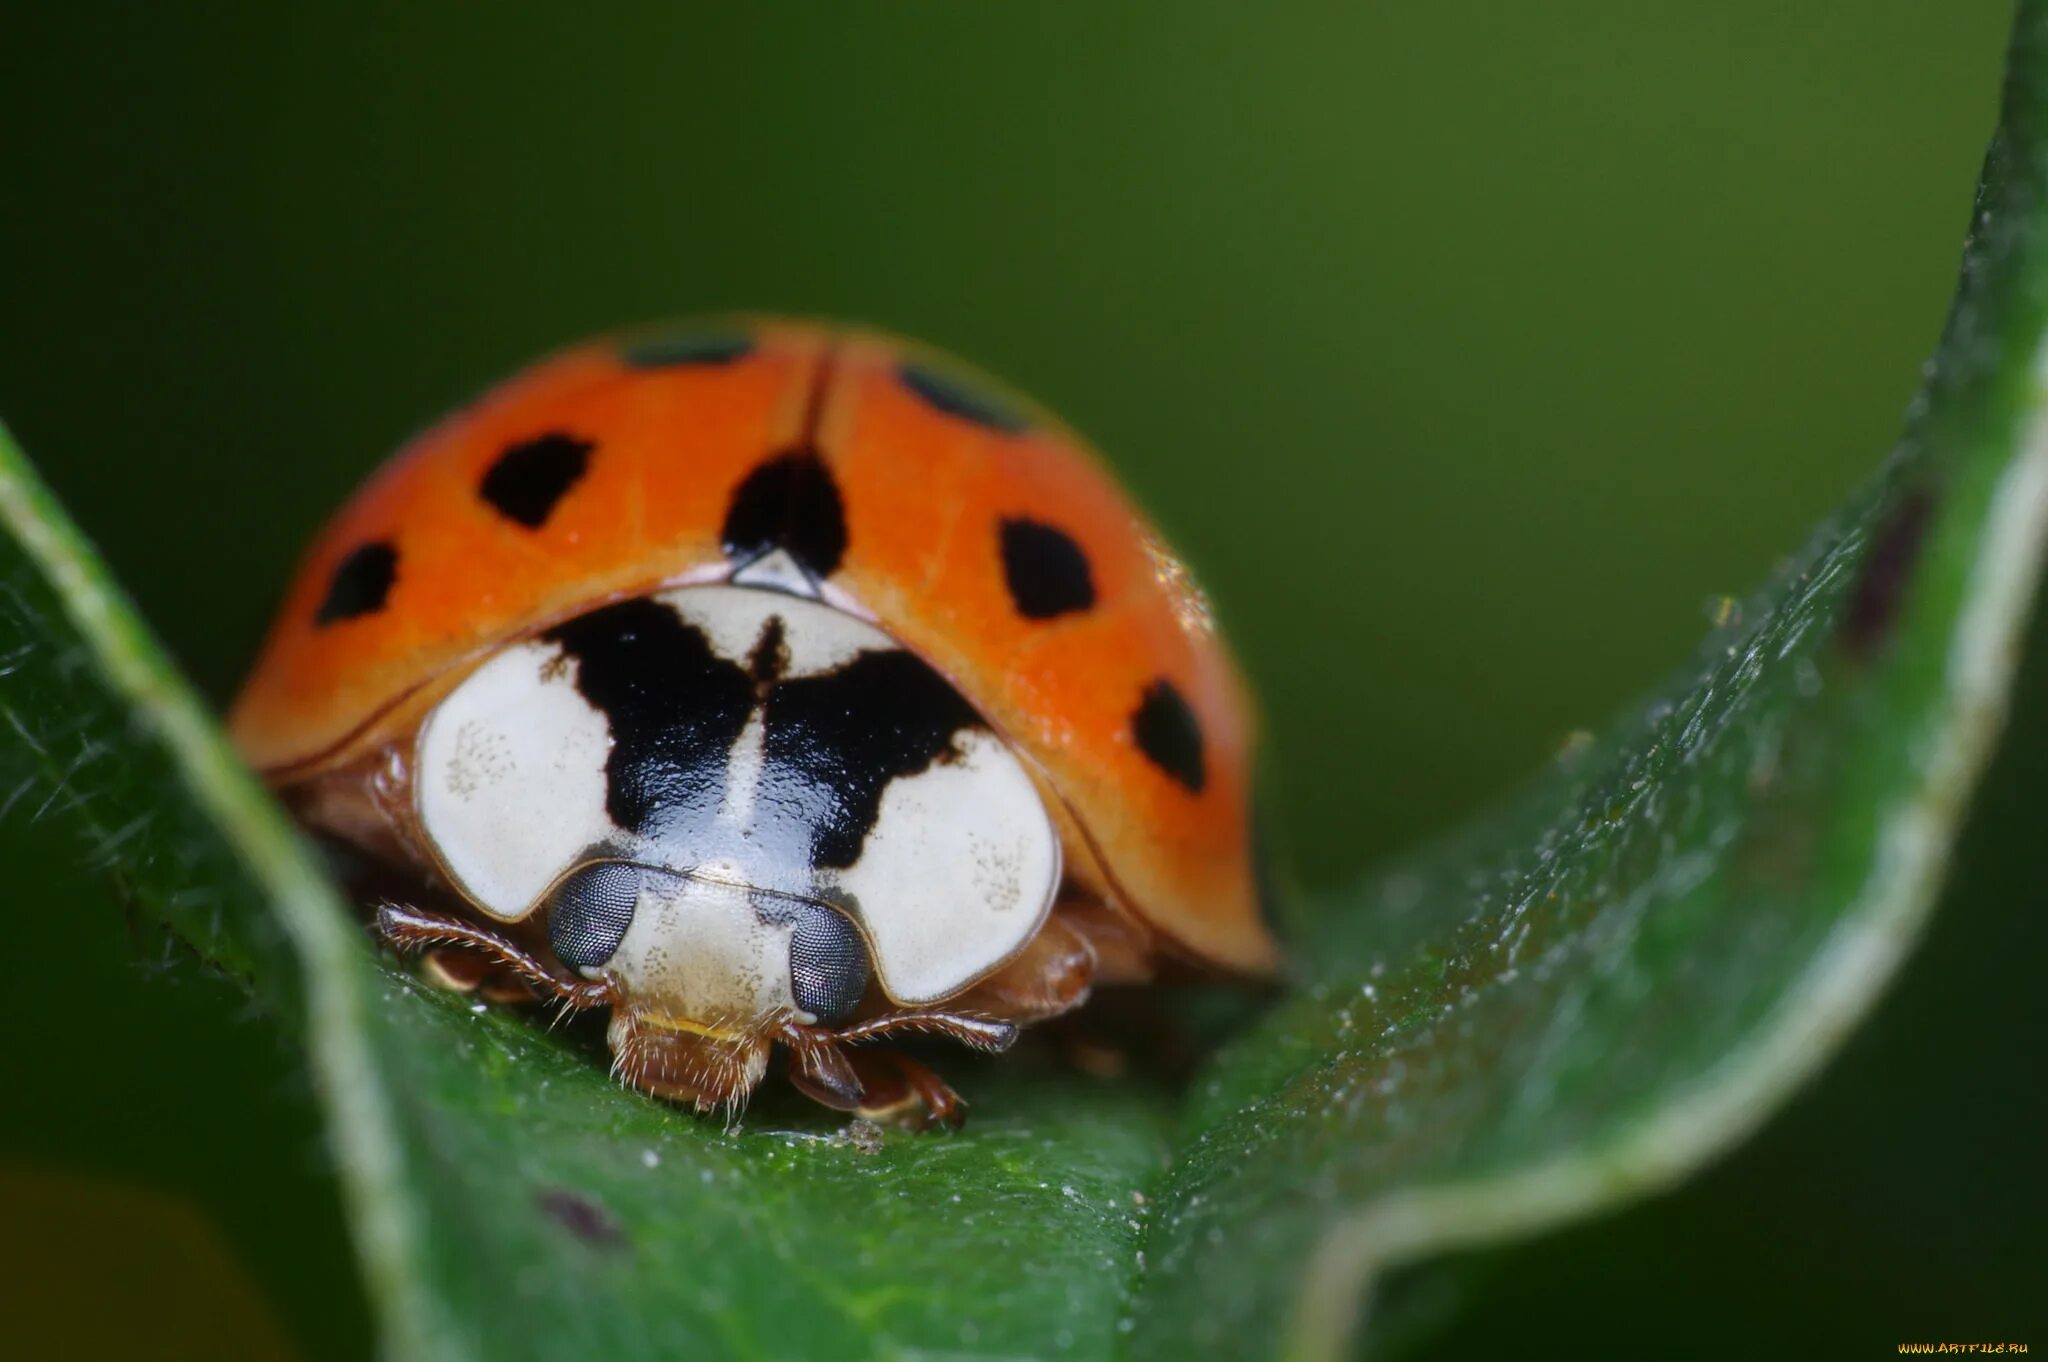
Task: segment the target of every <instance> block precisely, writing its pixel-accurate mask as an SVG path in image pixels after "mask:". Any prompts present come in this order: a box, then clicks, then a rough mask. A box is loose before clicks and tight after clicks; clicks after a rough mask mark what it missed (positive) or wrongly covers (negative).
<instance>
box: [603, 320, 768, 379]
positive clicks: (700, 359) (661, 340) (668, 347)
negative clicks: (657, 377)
mask: <svg viewBox="0 0 2048 1362" xmlns="http://www.w3.org/2000/svg"><path fill="white" fill-rule="evenodd" d="M753 352H754V340H753V337H751V336H749V335H747V334H746V333H745V332H744V331H737V330H730V329H724V328H708V329H704V330H679V331H663V332H659V333H657V334H655V335H651V336H643V337H641V338H639V339H638V340H631V341H628V342H626V343H625V344H624V345H622V346H620V347H619V358H620V359H622V360H624V361H625V362H626V363H627V364H628V365H630V366H631V367H633V368H635V369H667V368H671V367H673V366H675V365H679V364H731V363H732V362H733V361H734V360H737V359H745V358H746V357H747V356H748V355H750V354H752V353H753Z"/></svg>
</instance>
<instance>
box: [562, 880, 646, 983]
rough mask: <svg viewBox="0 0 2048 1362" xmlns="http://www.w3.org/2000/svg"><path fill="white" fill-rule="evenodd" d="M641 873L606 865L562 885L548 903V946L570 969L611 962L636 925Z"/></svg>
mask: <svg viewBox="0 0 2048 1362" xmlns="http://www.w3.org/2000/svg"><path fill="white" fill-rule="evenodd" d="M640 873H641V872H640V867H638V866H636V865H624V864H621V863H619V862H616V861H606V862H603V863H601V864H598V865H587V866H585V867H583V868H582V869H581V870H579V871H577V872H576V873H575V874H573V875H571V876H570V877H569V878H568V879H566V880H564V881H562V884H561V887H560V888H558V889H556V890H555V892H554V894H553V895H552V896H551V897H550V898H549V900H548V942H549V944H551V945H552V946H553V947H554V948H555V955H556V957H557V958H558V959H560V960H561V962H562V963H563V964H565V965H567V966H569V967H570V968H571V969H581V968H583V967H584V966H586V965H602V964H603V963H604V962H605V961H607V960H609V959H611V958H612V954H613V952H615V951H617V950H618V948H619V942H621V941H623V940H625V937H626V929H627V928H628V927H630V926H632V925H633V910H634V909H635V908H636V907H638V906H639V902H640Z"/></svg>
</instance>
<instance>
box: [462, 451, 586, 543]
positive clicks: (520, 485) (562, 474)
mask: <svg viewBox="0 0 2048 1362" xmlns="http://www.w3.org/2000/svg"><path fill="white" fill-rule="evenodd" d="M595 448H597V445H596V444H595V443H594V442H593V441H590V440H579V439H577V438H576V437H575V436H574V435H565V434H563V433H562V432H561V431H558V430H555V431H549V432H548V433H547V434H545V435H536V436H535V437H534V438H532V439H531V440H521V441H520V442H519V443H518V444H515V445H509V446H507V447H506V449H505V452H504V453H502V454H500V455H499V456H498V457H497V458H496V459H495V460H494V461H492V463H491V466H490V467H489V468H487V469H485V470H484V480H483V481H482V482H481V483H480V484H478V486H477V489H476V490H477V495H478V496H480V497H482V498H483V499H484V500H485V501H487V502H489V503H490V504H491V505H492V506H493V507H495V508H496V509H497V511H498V513H499V514H500V515H502V516H504V517H505V518H506V519H507V520H516V521H518V522H519V523H520V524H521V525H524V526H525V527H526V528H527V529H529V530H537V529H539V528H540V527H541V526H542V525H545V524H546V523H547V519H548V517H549V516H550V515H552V514H554V510H555V506H556V504H557V503H559V502H560V501H561V499H562V498H563V497H565V496H567V495H568V493H569V489H570V488H571V487H574V486H575V485H576V483H577V482H578V481H579V480H580V479H581V478H582V477H583V474H584V472H585V471H586V470H587V469H588V468H589V467H590V451H591V450H593V449H595Z"/></svg>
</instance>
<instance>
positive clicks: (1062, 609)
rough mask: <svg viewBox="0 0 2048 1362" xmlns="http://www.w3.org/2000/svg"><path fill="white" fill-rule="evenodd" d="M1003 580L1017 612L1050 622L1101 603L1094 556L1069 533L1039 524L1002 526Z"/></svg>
mask: <svg viewBox="0 0 2048 1362" xmlns="http://www.w3.org/2000/svg"><path fill="white" fill-rule="evenodd" d="M1000 544H1001V550H1002V557H1003V581H1004V582H1005V583H1006V584H1008V586H1009V588H1010V599H1011V601H1012V602H1014V603H1015V604H1016V607H1017V613H1018V614H1020V615H1022V616H1024V618H1026V619H1032V620H1049V619H1052V618H1054V617H1055V616H1058V615H1064V614H1068V613H1070V612H1072V611H1076V610H1086V609H1088V608H1089V607H1090V606H1092V605H1094V604H1095V579H1094V576H1093V575H1092V574H1091V573H1090V572H1089V570H1088V555H1087V554H1085V553H1083V552H1082V551H1081V546H1080V545H1079V544H1076V543H1075V542H1074V541H1073V539H1072V538H1071V537H1070V536H1069V535H1068V534H1067V533H1066V531H1064V530H1061V529H1057V528H1055V527H1054V526H1051V525H1047V524H1043V523H1041V522H1039V521H1036V520H1024V519H1021V518H1020V519H1011V520H1005V521H1004V522H1003V524H1002V530H1001V535H1000Z"/></svg>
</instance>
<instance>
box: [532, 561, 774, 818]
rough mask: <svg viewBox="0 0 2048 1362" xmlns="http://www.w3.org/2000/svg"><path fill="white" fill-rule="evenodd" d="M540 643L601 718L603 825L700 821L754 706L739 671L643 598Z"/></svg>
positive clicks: (713, 804)
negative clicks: (558, 657)
mask: <svg viewBox="0 0 2048 1362" xmlns="http://www.w3.org/2000/svg"><path fill="white" fill-rule="evenodd" d="M543 637H544V638H546V639H548V640H549V641H551V642H554V643H558V644H560V645H561V647H562V651H563V654H564V655H565V656H566V657H568V658H570V659H572V660H573V661H574V662H575V664H576V689H577V690H578V691H579V692H580V693H581V694H582V696H583V698H584V699H586V700H588V701H589V702H590V703H591V705H592V707H594V708H595V709H597V710H599V711H600V712H602V713H603V714H604V716H605V718H606V719H607V720H608V721H609V722H610V725H611V732H612V750H611V755H610V756H609V757H607V758H606V760H605V811H606V812H607V813H609V814H610V815H611V819H612V821H613V822H614V823H617V824H618V825H619V826H620V827H622V828H626V829H628V830H630V831H633V832H639V833H649V834H653V833H658V832H659V831H660V826H658V825H666V824H668V823H670V822H672V821H674V820H677V819H681V818H688V817H690V816H691V815H696V816H698V817H700V818H708V816H709V814H710V813H711V811H713V810H715V809H716V808H717V807H718V803H719V800H720V798H721V797H722V795H723V793H724V790H725V772H726V764H727V758H728V756H729V754H730V753H731V750H732V745H733V743H734V742H735V741H737V740H738V738H739V735H740V730H741V729H743V728H744V727H746V723H747V716H748V714H750V713H751V712H752V711H753V708H754V682H753V679H752V678H751V677H749V676H748V675H747V673H746V670H745V668H743V667H741V666H740V665H739V664H738V663H735V662H733V661H731V660H729V659H727V658H723V657H720V656H719V655H718V654H717V653H715V652H714V651H712V647H711V641H710V640H709V639H707V638H705V637H704V634H703V631H702V630H699V629H697V628H695V627H694V626H692V625H689V624H686V623H684V621H683V619H682V617H681V616H680V615H678V614H676V612H675V611H674V610H672V609H670V608H669V607H668V606H666V605H663V604H661V603H660V602H659V601H654V600H649V599H648V598H647V597H644V596H640V597H635V598H633V599H631V600H624V601H620V602H618V603H617V604H616V605H608V606H605V607H604V608H602V609H599V610H593V611H591V612H590V613H589V614H587V615H579V616H578V617H577V618H575V619H572V620H569V621H568V622H567V623H564V624H559V625H556V626H555V627H554V628H553V629H550V630H549V631H548V632H547V633H546V634H545V635H543Z"/></svg>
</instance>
